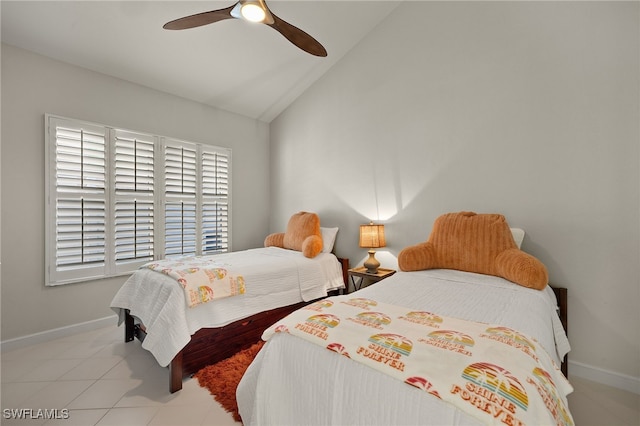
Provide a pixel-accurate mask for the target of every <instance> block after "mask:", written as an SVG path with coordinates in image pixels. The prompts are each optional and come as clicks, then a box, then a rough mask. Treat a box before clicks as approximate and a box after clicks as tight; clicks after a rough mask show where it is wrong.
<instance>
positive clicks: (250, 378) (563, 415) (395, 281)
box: [236, 269, 572, 425]
mask: <svg viewBox="0 0 640 426" xmlns="http://www.w3.org/2000/svg"><path fill="white" fill-rule="evenodd" d="M566 298H567V292H566V289H553V288H551V287H548V286H547V287H546V288H545V289H544V290H534V289H530V288H526V287H523V286H519V285H516V284H514V283H512V282H510V281H507V280H505V279H503V278H499V277H496V276H490V275H483V274H478V273H471V272H463V271H459V270H449V269H431V270H422V271H412V272H402V271H399V272H398V273H396V274H395V275H393V276H391V277H389V278H386V279H384V280H383V281H380V282H379V283H376V284H374V285H371V286H369V287H366V288H364V289H362V290H359V291H357V292H354V293H351V294H348V295H341V296H336V297H330V298H328V299H325V301H323V303H324V304H323V305H317V306H315V307H314V306H312V305H310V306H309V307H307V308H303V309H301V310H300V311H298V312H297V313H295V314H294V315H296V314H298V313H302V312H307V314H306V315H309V313H311V314H314V313H315V312H316V311H317V310H322V309H323V307H324V306H329V304H335V305H338V304H349V303H351V302H350V301H352V300H354V299H356V300H375V301H379V302H381V303H382V302H384V303H385V304H390V305H392V306H398V307H407V308H410V309H412V310H419V311H426V312H430V313H437V314H438V315H441V316H444V317H446V318H449V317H451V318H454V319H460V320H464V321H471V322H480V323H488V324H495V325H499V326H503V327H508V328H510V329H513V330H518V331H519V332H521V333H523V334H524V335H526V336H530V337H532V338H533V339H535V342H538V344H539V346H540V347H541V348H543V351H542V352H541V353H546V354H548V359H547V357H544V358H545V360H547V361H548V362H547V364H546V366H547V369H548V370H553V371H552V373H553V376H552V377H553V380H554V381H555V383H556V385H557V387H558V389H559V390H558V393H557V395H556V397H557V398H555V399H553V398H547V399H543V398H540V400H538V399H537V398H538V397H537V396H535V395H533V394H535V393H536V392H529V403H530V406H529V409H530V413H531V415H534V413H535V412H536V411H535V410H534V408H536V407H534V402H533V401H534V400H535V401H536V402H535V404H537V405H538V407H537V409H542V410H543V411H544V408H545V407H540V405H541V404H542V405H547V404H548V405H549V407H550V406H551V405H554V404H555V405H554V407H555V411H553V414H552V416H556V417H557V418H553V419H549V418H544V419H543V418H536V421H534V422H530V424H552V423H553V424H556V423H557V424H572V419H571V415H570V413H569V411H568V406H567V401H566V395H567V394H568V393H570V392H571V391H572V388H571V385H570V384H569V382H568V381H567V380H566V379H565V376H566V354H567V352H568V351H569V349H570V347H569V342H568V340H567V336H566V307H567V305H566ZM328 302H329V303H328ZM385 306H386V305H385ZM394 318H396V317H394ZM398 318H399V317H398ZM349 319H351V318H349ZM294 322H295V321H294ZM286 324H287V323H286V320H285V321H284V322H283V321H279V322H278V323H277V324H274V326H273V327H270V329H269V330H267V331H266V332H265V335H264V337H265V339H267V342H266V344H265V346H264V347H263V348H262V350H261V351H260V352H259V353H258V355H257V357H256V359H255V360H254V361H253V363H252V364H251V365H250V366H249V368H248V370H247V371H246V373H245V375H244V376H243V378H242V380H241V382H240V384H239V386H238V389H237V393H236V396H237V401H238V407H239V412H240V415H241V416H242V419H243V423H244V424H245V425H260V424H349V425H391V424H393V425H402V424H411V425H415V424H421V425H444V424H447V425H477V424H519V423H518V419H517V415H515V414H514V415H513V416H511V414H512V413H509V412H508V411H507V410H504V409H503V408H504V405H503V406H502V407H499V406H497V405H496V404H497V402H498V399H496V398H498V397H496V394H493V393H491V392H488V391H486V389H484V390H481V391H477V395H475V394H473V392H471V391H467V396H468V397H469V398H467V401H464V399H463V398H462V397H460V398H458V399H459V400H460V402H459V404H460V405H455V404H454V403H452V402H451V401H452V400H453V398H456V397H457V396H461V395H462V394H463V393H464V392H465V388H464V387H463V388H462V391H461V388H459V387H458V388H456V387H455V386H451V387H449V388H445V389H440V393H441V394H447V396H450V395H449V394H452V395H454V394H458V395H454V396H453V398H451V399H447V400H445V399H444V398H442V397H443V395H438V396H434V395H433V393H431V392H430V391H425V390H427V389H425V388H426V386H425V388H422V389H420V388H419V387H416V386H415V384H414V386H411V385H409V384H407V383H405V382H404V381H402V380H398V379H397V378H396V377H392V376H391V375H388V374H385V373H384V372H382V371H380V370H378V369H376V368H372V367H371V366H370V365H367V364H363V363H361V362H356V361H354V360H353V359H349V358H347V357H345V356H340V355H339V353H342V352H341V351H346V348H345V347H342V348H340V349H339V350H336V349H335V348H333V350H327V349H328V346H332V345H331V344H329V345H327V344H326V343H325V344H324V346H322V345H319V344H316V343H314V342H313V341H312V340H314V339H313V337H308V336H307V337H304V336H301V335H296V334H295V333H292V332H291V329H292V327H291V324H289V326H288V327H289V328H288V329H287V330H284V329H283V327H286ZM278 330H280V331H289V332H276V331H278ZM299 334H300V333H299ZM302 334H304V333H302ZM308 335H311V334H309V333H308ZM316 340H318V339H316ZM329 341H330V340H329ZM369 341H371V340H369ZM358 350H360V348H359V349H358ZM336 352H337V353H336ZM498 352H500V350H498ZM352 353H353V351H352ZM540 358H543V357H542V356H541V357H540ZM446 362H447V360H446V359H444V357H441V358H439V359H438V362H432V363H431V364H429V366H427V367H426V368H427V369H429V368H431V367H430V366H431V365H433V366H437V368H431V370H430V371H436V370H437V371H444V364H446ZM549 363H551V364H549ZM561 365H562V372H564V375H563V374H562V372H561V371H560V366H561ZM459 371H460V370H456V372H455V374H454V376H456V377H457V380H462V379H460V377H461V375H460V373H459ZM477 389H480V387H479V386H478V387H477ZM527 389H529V390H530V388H527ZM538 392H540V391H539V390H538ZM469 394H471V396H469ZM474 398H475V399H474ZM483 398H484V399H483ZM492 398H493V399H492ZM470 400H473V401H476V403H477V404H478V406H480V404H485V405H484V408H485V410H489V409H490V408H491V409H494V411H493V412H492V414H493V416H489V420H487V419H486V418H482V417H478V416H479V414H474V413H473V412H474V411H479V410H475V408H474V407H473V406H472V404H470V403H469V401H470ZM478 401H484V402H478ZM540 401H542V402H540ZM550 401H551V402H550ZM492 402H493V403H492ZM465 405H466V406H465ZM496 407H497V408H496ZM549 407H547V408H549ZM558 407H559V408H558ZM476 408H477V407H476ZM487 412H488V411H487ZM480 414H482V413H480Z"/></svg>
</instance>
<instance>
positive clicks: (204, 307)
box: [111, 247, 344, 366]
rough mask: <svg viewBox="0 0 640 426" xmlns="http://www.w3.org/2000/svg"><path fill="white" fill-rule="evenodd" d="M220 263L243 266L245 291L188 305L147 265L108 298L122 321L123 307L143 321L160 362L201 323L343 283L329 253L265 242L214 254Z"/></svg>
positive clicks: (222, 321) (310, 296) (147, 343)
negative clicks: (307, 252)
mask: <svg viewBox="0 0 640 426" xmlns="http://www.w3.org/2000/svg"><path fill="white" fill-rule="evenodd" d="M216 257H218V258H219V259H218V260H219V261H220V262H226V263H228V264H233V265H234V269H237V270H242V271H243V273H242V274H243V277H244V280H245V283H246V291H245V294H243V295H242V296H239V297H227V298H224V299H219V300H214V301H212V302H209V303H204V304H200V305H198V306H195V307H193V308H188V307H187V303H186V301H185V294H184V290H183V289H182V288H180V286H178V285H176V283H175V280H173V279H172V278H170V277H168V276H165V275H163V274H159V273H157V272H154V271H152V270H150V269H140V270H138V271H136V272H135V273H134V274H133V275H132V276H131V277H130V278H129V279H128V280H127V281H126V282H125V283H124V285H123V286H122V287H121V288H120V290H119V291H118V293H117V294H116V295H115V297H114V298H113V301H112V302H111V308H112V309H113V310H114V311H115V312H116V313H117V314H118V316H119V319H118V323H119V324H121V323H122V322H123V321H124V310H125V309H129V310H130V312H131V314H132V315H133V316H134V317H135V318H137V319H138V320H139V321H141V322H142V323H143V324H144V325H145V328H146V332H147V337H146V338H145V340H144V342H142V347H143V348H145V349H147V350H148V351H150V352H151V353H152V354H153V355H154V356H155V358H156V359H157V361H158V363H159V364H160V365H162V366H166V365H168V364H169V363H170V362H171V360H172V359H173V357H174V356H175V355H176V354H177V353H178V352H179V351H180V350H181V349H182V348H183V347H184V346H185V345H186V344H187V343H188V342H189V340H190V339H191V335H192V334H194V333H195V332H196V331H198V330H199V329H201V328H206V327H222V326H224V325H227V324H229V323H231V322H233V321H237V320H239V319H242V318H246V317H248V316H250V315H253V314H256V313H259V312H263V311H266V310H269V309H275V308H278V307H281V306H287V305H292V304H295V303H299V302H301V301H310V300H314V299H317V298H320V297H324V296H326V295H327V292H328V291H330V290H333V289H337V288H342V287H344V281H343V278H342V267H341V265H340V262H339V261H338V259H337V258H336V257H335V256H334V255H333V254H330V253H320V254H319V255H318V256H316V257H315V258H313V259H308V258H306V257H304V256H303V255H302V253H301V252H297V251H293V250H285V249H281V248H277V247H266V248H259V249H251V250H244V251H238V252H233V253H224V254H219V255H216Z"/></svg>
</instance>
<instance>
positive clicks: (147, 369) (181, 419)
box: [0, 326, 640, 426]
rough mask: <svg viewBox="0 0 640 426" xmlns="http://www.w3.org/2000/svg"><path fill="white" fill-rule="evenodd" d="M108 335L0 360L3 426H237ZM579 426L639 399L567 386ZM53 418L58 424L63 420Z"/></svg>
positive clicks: (192, 388) (629, 420)
mask: <svg viewBox="0 0 640 426" xmlns="http://www.w3.org/2000/svg"><path fill="white" fill-rule="evenodd" d="M123 333H124V331H123V330H122V328H116V327H115V326H114V327H107V328H103V329H100V330H97V331H93V332H85V333H79V334H76V335H73V336H69V337H64V338H60V339H57V340H52V341H50V342H46V343H41V344H37V345H33V346H30V347H24V348H20V349H15V350H12V351H6V352H3V353H2V360H1V364H2V369H1V373H2V376H1V381H2V393H1V394H0V400H1V405H2V415H0V423H1V424H2V425H24V426H26V425H64V426H74V425H79V426H89V425H98V426H104V425H117V426H127V425H175V426H178V425H180V426H189V425H237V423H236V422H234V421H233V419H232V417H231V415H230V414H228V413H226V412H225V411H224V409H222V407H221V406H220V405H219V404H218V403H217V402H215V401H214V399H213V397H212V396H210V395H209V393H208V391H207V390H205V389H203V388H201V387H200V386H199V385H198V383H197V380H194V379H190V380H186V381H185V382H184V385H183V386H184V387H183V389H182V390H181V391H180V392H177V393H175V394H169V392H168V381H169V379H168V374H169V373H168V370H167V369H166V368H162V367H160V366H159V365H158V364H157V363H156V361H155V359H154V358H153V356H152V355H151V354H150V353H148V352H147V351H145V350H144V349H142V348H141V347H140V344H139V342H137V341H136V342H131V343H127V344H125V343H124V341H123V340H124V339H123ZM572 383H573V385H574V387H575V392H574V393H572V394H571V395H570V396H569V404H570V408H571V411H572V414H573V417H574V420H575V423H576V425H578V426H625V425H630V426H639V425H640V409H639V408H638V407H639V406H640V395H636V394H634V393H630V392H625V391H622V390H619V389H615V388H611V387H608V386H604V385H601V384H599V383H595V382H590V381H588V380H584V379H580V378H572ZM20 408H32V409H38V408H41V409H45V408H46V409H53V408H57V409H60V410H61V409H67V410H68V413H69V415H68V419H59V420H48V421H47V420H43V419H37V420H24V419H21V420H18V419H11V418H9V419H7V418H5V414H6V412H5V409H20ZM62 414H63V413H62V411H60V416H62Z"/></svg>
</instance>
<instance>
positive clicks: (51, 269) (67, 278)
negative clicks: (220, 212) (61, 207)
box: [45, 114, 232, 286]
mask: <svg viewBox="0 0 640 426" xmlns="http://www.w3.org/2000/svg"><path fill="white" fill-rule="evenodd" d="M58 125H66V126H69V127H70V128H85V129H90V130H91V131H92V132H95V133H98V134H104V139H105V147H104V152H105V154H104V155H105V161H106V164H105V179H104V185H105V190H104V194H99V195H100V196H102V197H104V206H105V212H104V217H105V219H104V220H105V225H104V234H105V235H104V251H105V260H104V262H103V263H97V264H95V265H90V266H86V265H82V264H80V265H76V266H71V267H66V268H62V267H61V268H59V267H57V265H56V261H57V254H58V253H57V249H58V246H57V238H56V237H57V212H56V207H57V200H58V197H59V196H60V194H59V192H58V188H57V179H56V170H57V157H56V128H57V127H56V126H58ZM116 135H124V136H126V137H131V138H136V137H139V138H144V142H145V143H146V142H148V141H152V143H153V163H154V164H153V195H152V196H149V195H148V194H147V195H145V196H140V197H138V196H136V195H135V194H127V193H125V194H124V195H123V193H121V192H119V193H118V194H116V191H115V175H116V169H115V167H116V166H115V157H116V152H115V151H116V150H115V140H116ZM167 146H183V147H186V148H188V149H190V150H195V152H196V153H197V156H196V164H197V170H196V182H197V184H196V193H195V197H194V198H193V199H194V200H195V202H196V206H197V208H196V237H195V252H193V253H189V254H194V255H203V254H214V253H222V252H228V251H232V247H231V241H232V239H231V229H232V227H231V195H232V190H231V160H232V157H231V149H229V148H224V147H219V146H214V145H206V144H199V143H193V142H187V141H181V140H177V139H173V138H168V137H164V136H159V135H152V134H148V133H144V132H137V131H132V130H124V129H118V128H115V127H112V126H106V125H102V124H97V123H91V122H86V121H81V120H76V119H72V118H65V117H60V116H56V115H53V114H45V181H46V184H45V262H46V264H45V276H46V277H45V285H47V286H56V285H61V284H69V283H74V282H82V281H90V280H95V279H102V278H109V277H115V276H121V275H126V274H129V273H131V272H133V271H134V270H135V269H137V268H139V267H140V266H142V265H143V264H145V263H147V262H149V261H152V260H158V259H161V258H164V257H165V207H166V201H167V197H166V196H165V189H166V188H165V171H166V168H165V162H164V161H165V160H164V153H165V149H166V147H167ZM205 154H207V155H209V156H210V155H211V154H213V155H215V156H216V157H215V158H221V159H223V160H224V162H223V163H224V164H225V165H226V169H225V170H224V172H225V173H226V174H224V173H223V174H222V178H221V179H222V183H223V184H226V185H223V186H224V188H225V189H224V190H223V191H222V192H223V193H222V194H213V195H211V194H209V195H204V194H203V179H204V174H203V171H202V164H203V162H204V155H205ZM224 192H226V193H224ZM81 193H82V191H80V195H78V194H75V195H74V196H76V197H80V198H82V195H81ZM137 199H141V200H142V199H144V200H145V202H146V203H147V205H148V202H149V201H150V200H151V199H152V200H153V209H152V214H151V215H150V216H152V221H153V258H152V259H150V258H143V259H135V258H134V259H131V260H124V261H123V260H120V261H118V262H116V253H115V242H116V236H115V231H116V228H115V221H116V217H115V216H116V211H115V206H116V201H122V200H124V201H128V200H137ZM171 199H173V200H179V199H180V196H178V195H176V196H173V197H171ZM211 202H217V203H221V205H223V206H224V207H225V209H224V213H226V223H225V221H224V220H222V221H221V223H223V225H222V227H221V228H220V229H223V231H221V232H223V237H222V240H223V244H222V245H221V246H216V248H215V250H213V249H211V247H212V246H211V244H210V243H207V236H206V235H204V234H203V232H202V231H203V229H202V223H203V220H202V219H203V213H202V212H203V208H204V206H205V204H206V203H211ZM134 215H135V213H134ZM148 216H149V215H148ZM207 250H209V251H207Z"/></svg>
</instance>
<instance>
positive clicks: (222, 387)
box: [194, 341, 264, 422]
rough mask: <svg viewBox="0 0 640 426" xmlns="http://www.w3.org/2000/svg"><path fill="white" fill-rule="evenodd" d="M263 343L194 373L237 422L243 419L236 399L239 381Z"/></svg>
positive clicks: (199, 381) (260, 342) (201, 384)
mask: <svg viewBox="0 0 640 426" xmlns="http://www.w3.org/2000/svg"><path fill="white" fill-rule="evenodd" d="M263 345H264V342H263V341H259V342H258V343H256V344H254V345H253V346H251V347H250V348H248V349H245V350H243V351H240V352H238V353H237V354H235V355H233V356H232V357H230V358H227V359H225V360H223V361H220V362H218V363H217V364H213V365H210V366H208V367H204V368H203V369H202V370H200V371H198V372H197V373H196V374H195V375H194V377H196V378H197V379H198V383H200V386H202V387H203V388H207V389H209V392H211V395H213V396H214V398H215V400H216V401H218V402H219V403H220V404H221V405H222V406H223V407H224V409H225V410H227V411H228V412H230V413H231V414H232V415H233V418H234V420H235V421H237V422H241V421H242V419H241V418H240V414H239V413H238V402H237V401H236V389H237V388H238V383H240V379H241V378H242V375H243V374H244V372H245V371H246V370H247V368H248V367H249V364H251V361H253V359H254V358H255V357H256V355H257V354H258V352H259V351H260V349H261V348H262V346H263Z"/></svg>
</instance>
